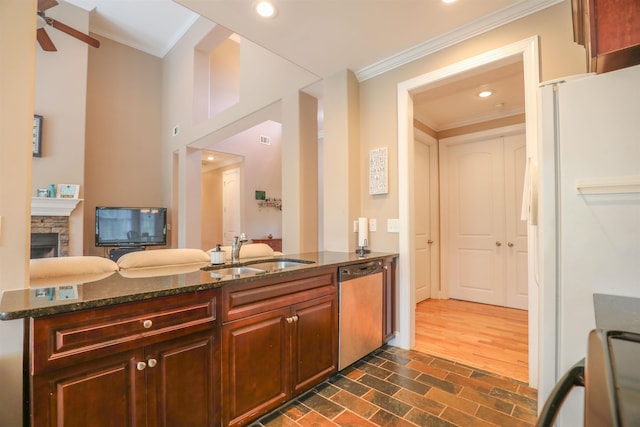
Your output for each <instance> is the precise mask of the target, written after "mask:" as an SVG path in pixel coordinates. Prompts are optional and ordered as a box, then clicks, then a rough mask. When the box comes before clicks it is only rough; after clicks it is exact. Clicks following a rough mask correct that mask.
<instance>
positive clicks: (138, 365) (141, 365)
mask: <svg viewBox="0 0 640 427" xmlns="http://www.w3.org/2000/svg"><path fill="white" fill-rule="evenodd" d="M146 367H147V364H146V363H144V362H138V363H136V369H137V370H138V371H144V368H146Z"/></svg>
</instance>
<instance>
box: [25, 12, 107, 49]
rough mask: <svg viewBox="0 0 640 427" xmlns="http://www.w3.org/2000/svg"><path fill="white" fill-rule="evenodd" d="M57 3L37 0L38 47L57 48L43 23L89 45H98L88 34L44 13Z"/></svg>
mask: <svg viewBox="0 0 640 427" xmlns="http://www.w3.org/2000/svg"><path fill="white" fill-rule="evenodd" d="M57 4H58V2H57V1H56V0H38V24H37V25H38V31H37V33H36V38H37V39H38V43H40V47H42V50H45V51H47V52H56V51H57V50H58V49H56V47H55V45H54V44H53V42H52V41H51V38H50V37H49V35H48V34H47V32H46V31H45V29H44V27H45V25H49V26H51V27H53V28H55V29H56V30H60V31H62V32H63V33H67V34H69V35H70V36H72V37H75V38H77V39H78V40H82V41H83V42H85V43H87V44H88V45H90V46H93V47H100V42H99V41H98V40H96V39H94V38H93V37H91V36H88V35H87V34H84V33H82V32H80V31H78V30H76V29H75V28H71V27H70V26H68V25H65V24H63V23H62V22H60V21H57V20H55V19H53V18H50V17H48V16H46V15H45V14H44V11H45V10H47V9H51V8H52V7H54V6H56V5H57Z"/></svg>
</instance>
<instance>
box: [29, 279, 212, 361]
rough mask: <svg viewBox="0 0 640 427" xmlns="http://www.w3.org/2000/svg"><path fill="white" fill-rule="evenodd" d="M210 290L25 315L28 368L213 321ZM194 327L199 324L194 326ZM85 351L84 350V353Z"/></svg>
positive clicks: (127, 345) (110, 350)
mask: <svg viewBox="0 0 640 427" xmlns="http://www.w3.org/2000/svg"><path fill="white" fill-rule="evenodd" d="M215 293H216V291H215V290H214V291H207V292H200V293H197V294H187V295H178V296H173V297H164V298H158V299H154V300H149V301H144V302H138V303H128V304H121V305H116V306H111V307H103V308H98V309H93V310H82V311H78V312H75V313H68V314H61V315H57V316H51V317H45V318H37V319H31V325H30V333H31V345H32V346H34V347H36V348H37V349H38V350H39V351H37V352H33V351H32V354H33V355H34V358H33V360H32V363H33V365H32V369H33V372H34V373H36V372H40V371H43V370H47V369H53V368H58V367H61V366H65V365H67V364H69V363H76V362H78V361H81V360H84V359H86V358H88V357H90V358H92V359H93V358H95V357H99V356H102V355H107V354H112V353H113V352H114V351H122V350H126V349H129V348H131V347H132V346H134V345H136V346H138V345H141V344H146V343H151V342H154V341H155V340H154V339H155V338H162V339H166V338H169V337H167V335H171V336H173V335H179V334H181V333H183V332H184V331H183V330H184V329H186V328H189V331H187V332H188V333H191V332H195V329H194V328H197V330H199V329H206V328H207V327H211V326H213V324H214V323H215V321H216V318H217V315H216V296H215ZM198 326H200V327H201V328H198ZM89 353H90V354H89Z"/></svg>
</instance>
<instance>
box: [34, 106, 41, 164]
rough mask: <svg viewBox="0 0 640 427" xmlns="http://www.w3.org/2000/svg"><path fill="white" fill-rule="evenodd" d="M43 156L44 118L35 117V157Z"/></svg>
mask: <svg viewBox="0 0 640 427" xmlns="http://www.w3.org/2000/svg"><path fill="white" fill-rule="evenodd" d="M41 156H42V116H39V115H37V114H36V115H34V116H33V157H41Z"/></svg>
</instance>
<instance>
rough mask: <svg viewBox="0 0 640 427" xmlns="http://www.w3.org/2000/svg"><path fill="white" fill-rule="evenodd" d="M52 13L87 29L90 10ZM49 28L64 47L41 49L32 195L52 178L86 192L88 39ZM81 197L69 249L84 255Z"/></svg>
mask: <svg viewBox="0 0 640 427" xmlns="http://www.w3.org/2000/svg"><path fill="white" fill-rule="evenodd" d="M48 14H49V15H50V16H51V17H53V18H57V19H60V20H61V21H62V22H64V23H65V24H67V25H70V26H72V27H74V28H77V29H78V30H80V31H83V32H87V31H88V28H89V14H88V13H87V12H86V11H85V10H83V9H80V8H78V7H75V6H72V5H70V4H68V3H60V4H59V5H58V6H57V7H55V8H53V9H51V11H50V12H48ZM46 31H47V34H49V37H50V38H51V40H52V41H53V43H54V44H55V46H56V48H57V49H58V51H57V52H45V51H43V50H42V49H40V47H37V49H36V80H35V93H36V95H35V113H36V114H40V115H42V116H43V137H42V152H43V153H42V157H40V158H34V159H33V175H32V176H33V178H32V185H31V189H32V195H34V196H35V192H36V188H46V187H47V186H48V185H49V184H51V183H54V184H60V183H64V184H80V198H81V199H82V198H84V196H85V194H86V188H85V182H84V171H85V107H86V97H87V57H88V50H89V49H93V48H90V47H88V45H87V44H85V43H82V42H80V41H79V40H77V39H75V38H73V37H70V36H68V35H67V34H65V33H62V32H61V31H57V30H55V29H53V28H50V27H48V28H47V29H46ZM85 207H86V206H85V204H84V203H80V204H78V206H77V207H76V208H75V209H74V211H73V212H72V214H71V216H70V218H69V255H82V247H83V232H84V230H83V225H82V223H83V212H84V210H85Z"/></svg>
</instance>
